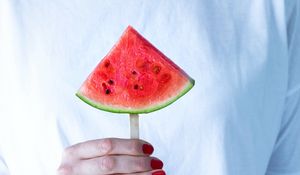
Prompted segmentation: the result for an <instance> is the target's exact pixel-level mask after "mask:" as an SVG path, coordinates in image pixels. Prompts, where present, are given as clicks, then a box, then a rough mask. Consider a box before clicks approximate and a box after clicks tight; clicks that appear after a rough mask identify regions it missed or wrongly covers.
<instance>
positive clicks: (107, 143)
mask: <svg viewBox="0 0 300 175" xmlns="http://www.w3.org/2000/svg"><path fill="white" fill-rule="evenodd" d="M99 147H100V150H101V151H102V152H103V153H106V154H107V153H109V152H110V151H111V150H112V148H113V141H112V139H111V138H106V139H103V140H101V141H100V142H99Z"/></svg>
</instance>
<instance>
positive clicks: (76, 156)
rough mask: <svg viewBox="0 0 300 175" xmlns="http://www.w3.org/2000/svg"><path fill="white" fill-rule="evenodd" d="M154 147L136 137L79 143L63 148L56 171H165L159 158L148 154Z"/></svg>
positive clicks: (149, 174) (96, 174)
mask: <svg viewBox="0 0 300 175" xmlns="http://www.w3.org/2000/svg"><path fill="white" fill-rule="evenodd" d="M153 150H154V149H153V146H152V145H151V144H149V143H148V142H145V141H142V140H137V139H117V138H106V139H99V140H91V141H87V142H83V143H79V144H76V145H73V146H70V147H68V148H66V149H65V152H64V155H63V160H62V164H61V166H60V167H59V169H58V175H78V174H80V175H108V174H119V173H122V174H124V175H125V174H131V175H165V172H164V171H163V170H161V169H162V167H163V163H162V161H160V160H159V159H157V158H154V157H150V155H151V154H152V153H153ZM136 172H141V173H136Z"/></svg>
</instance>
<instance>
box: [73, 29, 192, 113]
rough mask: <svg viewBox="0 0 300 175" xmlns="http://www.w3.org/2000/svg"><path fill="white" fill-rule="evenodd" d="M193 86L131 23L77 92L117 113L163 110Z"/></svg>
mask: <svg viewBox="0 0 300 175" xmlns="http://www.w3.org/2000/svg"><path fill="white" fill-rule="evenodd" d="M193 86H194V80H193V79H192V78H191V77H189V76H188V75H187V74H186V73H185V72H184V71H183V70H182V69H180V68H179V67H178V66H177V65H176V64H175V63H173V62H172V61H171V60H170V59H168V58H167V57H166V56H165V55H164V54H163V53H161V52H160V51H159V50H158V49H156V48H155V47H154V46H153V45H152V44H151V43H150V42H149V41H147V40H146V39H145V38H144V37H143V36H142V35H140V34H139V33H138V32H137V31H136V30H135V29H133V28H132V27H131V26H128V27H127V29H126V30H125V32H124V33H123V35H122V36H121V38H120V40H119V41H118V42H117V43H116V44H115V46H114V47H113V48H112V49H111V50H110V52H109V53H108V54H107V55H106V56H105V57H104V58H103V60H102V61H101V62H100V63H99V64H98V65H97V67H96V68H95V69H94V71H93V72H92V73H91V74H90V75H89V76H88V78H87V79H86V80H85V82H84V83H83V85H82V86H81V88H80V89H79V90H78V92H77V93H76V95H77V96H78V97H79V98H80V99H82V100H83V101H84V102H86V103H88V104H89V105H91V106H93V107H96V108H98V109H101V110H105V111H109V112H116V113H132V114H134V113H149V112H152V111H155V110H158V109H161V108H163V107H165V106H167V105H169V104H171V103H172V102H174V101H176V100H177V99H178V98H179V97H181V96H183V95H184V94H185V93H187V92H188V91H189V90H190V89H191V88H192V87H193Z"/></svg>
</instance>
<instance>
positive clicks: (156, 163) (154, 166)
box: [151, 159, 164, 169]
mask: <svg viewBox="0 0 300 175" xmlns="http://www.w3.org/2000/svg"><path fill="white" fill-rule="evenodd" d="M163 166H164V164H163V162H162V161H160V160H158V159H152V160H151V167H152V169H161V168H162V167H163Z"/></svg>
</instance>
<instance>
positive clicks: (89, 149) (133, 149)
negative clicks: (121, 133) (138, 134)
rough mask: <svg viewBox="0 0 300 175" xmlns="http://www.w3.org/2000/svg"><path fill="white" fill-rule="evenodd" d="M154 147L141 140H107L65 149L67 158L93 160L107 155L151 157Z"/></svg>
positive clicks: (83, 143)
mask: <svg viewBox="0 0 300 175" xmlns="http://www.w3.org/2000/svg"><path fill="white" fill-rule="evenodd" d="M153 151H154V148H153V146H152V145H151V144H150V143H148V142H146V141H143V140H139V139H119V138H105V139H97V140H90V141H86V142H82V143H78V144H75V145H73V146H70V147H68V148H66V149H65V156H69V157H72V158H77V159H78V158H79V159H91V158H95V157H101V156H105V155H119V154H122V155H133V156H149V155H151V154H152V153H153Z"/></svg>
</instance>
